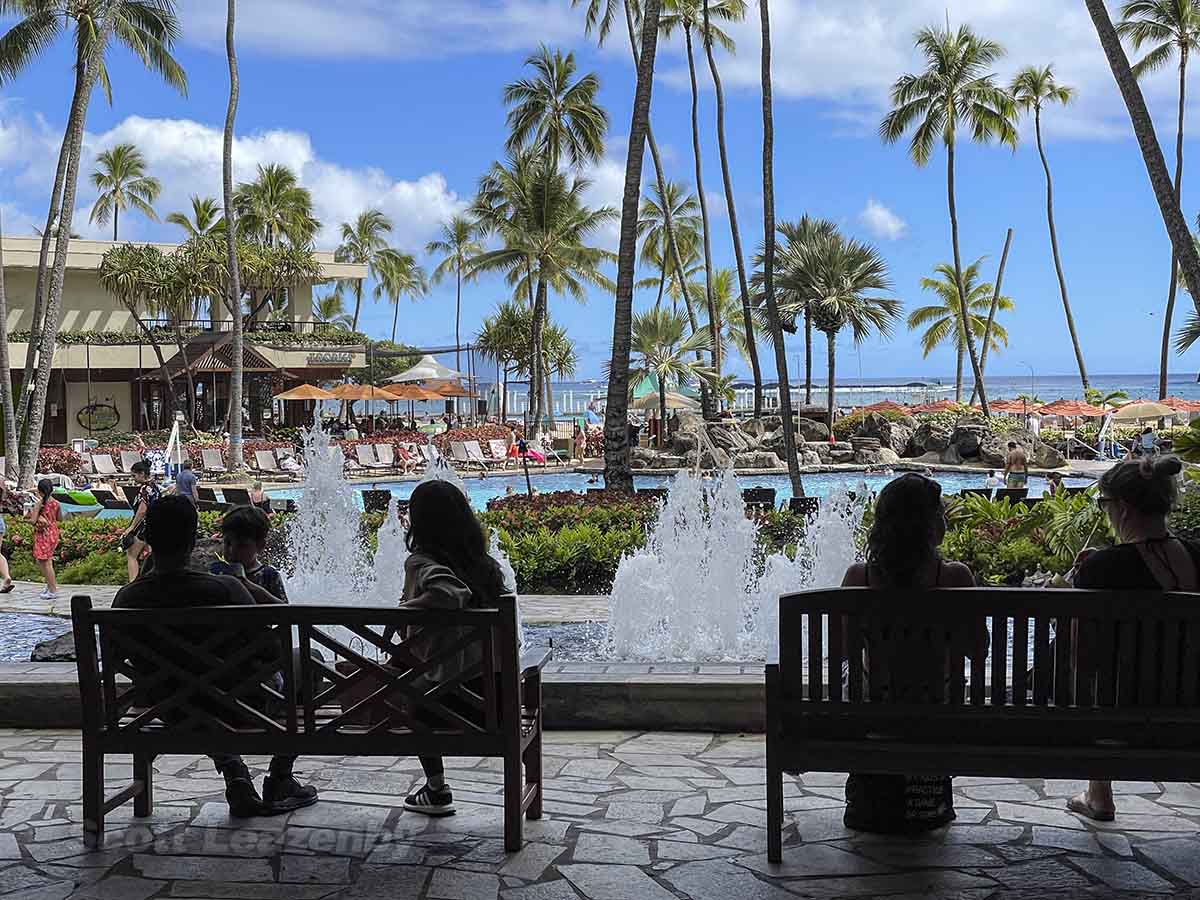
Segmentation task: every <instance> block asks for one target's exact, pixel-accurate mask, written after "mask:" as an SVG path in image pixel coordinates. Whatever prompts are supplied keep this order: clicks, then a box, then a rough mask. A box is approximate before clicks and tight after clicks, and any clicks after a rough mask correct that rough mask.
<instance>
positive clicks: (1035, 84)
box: [1009, 66, 1175, 396]
mask: <svg viewBox="0 0 1200 900" xmlns="http://www.w3.org/2000/svg"><path fill="white" fill-rule="evenodd" d="M1009 91H1010V93H1011V94H1012V96H1013V101H1014V102H1015V103H1016V106H1017V109H1019V110H1023V111H1025V112H1030V111H1032V112H1033V130H1034V135H1035V136H1036V138H1037V148H1038V156H1040V157H1041V160H1042V170H1043V171H1044V172H1045V173H1046V222H1047V225H1048V226H1049V228H1050V251H1051V253H1052V254H1053V256H1054V271H1055V273H1056V274H1057V275H1058V292H1059V294H1060V295H1061V296H1062V303H1063V312H1064V313H1065V314H1066V317H1067V331H1068V332H1069V333H1070V335H1071V346H1072V347H1073V348H1074V349H1075V362H1076V364H1077V365H1078V366H1079V380H1080V381H1081V382H1082V383H1083V389H1084V390H1085V391H1086V390H1087V389H1088V375H1087V367H1086V366H1085V365H1084V363H1083V349H1082V348H1081V347H1080V346H1079V335H1078V334H1077V333H1076V332H1075V317H1074V316H1073V315H1072V314H1071V301H1070V300H1069V299H1068V298H1067V279H1066V277H1065V276H1064V275H1063V267H1062V260H1061V259H1060V258H1059V254H1058V232H1057V231H1056V230H1055V227H1054V182H1053V181H1052V180H1051V178H1050V163H1049V162H1047V160H1046V150H1045V147H1044V146H1043V144H1042V107H1043V106H1045V105H1046V104H1048V103H1059V104H1062V105H1063V106H1066V105H1067V104H1068V103H1070V102H1071V100H1072V99H1073V98H1074V96H1075V89H1074V88H1072V87H1067V86H1066V85H1064V84H1059V83H1058V80H1057V79H1056V78H1055V77H1054V67H1053V66H1044V67H1043V68H1040V69H1039V68H1037V67H1035V66H1026V67H1025V68H1024V69H1021V71H1019V72H1018V73H1017V74H1016V77H1015V78H1013V82H1012V86H1011V87H1010V88H1009ZM1173 275H1174V272H1173V271H1172V276H1173ZM1174 299H1175V290H1174V288H1172V290H1171V305H1173V303H1174ZM1168 309H1170V305H1168ZM1167 331H1168V334H1169V332H1170V326H1169V324H1168V328H1167ZM1166 347H1167V345H1166V343H1165V342H1164V343H1163V353H1164V354H1165V353H1166ZM1163 365H1164V366H1165V365H1166V357H1165V356H1164V357H1163ZM1164 372H1165V369H1164ZM1163 391H1164V394H1163V396H1166V393H1165V391H1166V385H1165V384H1164V385H1163Z"/></svg>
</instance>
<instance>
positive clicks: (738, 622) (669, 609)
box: [608, 472, 862, 660]
mask: <svg viewBox="0 0 1200 900" xmlns="http://www.w3.org/2000/svg"><path fill="white" fill-rule="evenodd" d="M861 519H862V508H861V505H860V504H858V503H853V502H851V501H850V499H849V497H848V496H847V495H846V494H842V495H840V496H836V497H832V498H830V499H829V500H826V501H825V502H824V503H822V505H821V512H820V514H819V516H818V517H817V518H816V520H815V521H814V522H812V523H811V524H810V525H809V528H808V531H807V534H806V536H805V538H804V539H803V540H802V542H801V544H800V546H799V547H798V548H797V552H796V557H795V559H789V558H788V557H787V556H786V555H784V554H774V555H772V556H770V557H769V558H768V559H767V560H766V562H765V565H762V566H761V567H760V565H759V564H758V563H757V562H756V558H755V544H756V528H755V525H754V523H753V522H751V521H750V520H748V519H747V518H746V514H745V503H744V502H743V500H742V493H741V488H740V487H739V486H738V483H737V480H736V478H735V477H734V475H733V473H732V472H726V473H724V474H722V475H720V476H719V477H718V478H717V479H716V480H714V481H706V480H704V479H702V478H701V477H699V475H697V474H694V473H686V472H681V473H679V474H678V475H676V476H675V478H674V479H673V481H672V483H671V490H670V493H669V494H668V495H667V500H666V501H665V502H664V503H663V506H662V510H661V512H660V514H659V517H658V520H657V522H656V523H655V524H654V525H653V526H652V528H651V530H650V532H649V534H648V535H647V540H646V546H645V547H644V548H643V549H642V550H639V551H637V552H635V553H632V554H630V555H629V556H626V557H625V558H624V559H623V560H621V564H620V566H619V567H618V568H617V574H616V578H615V580H614V581H613V589H612V607H611V611H610V618H609V627H608V643H609V645H610V647H611V649H612V651H613V653H614V655H616V656H618V657H624V658H627V659H642V660H645V659H649V660H673V659H677V660H720V659H762V658H764V657H765V656H766V655H767V652H768V650H769V649H771V648H772V647H774V646H775V644H776V642H777V637H778V624H777V623H778V598H779V595H780V594H785V593H790V592H793V591H798V590H803V589H805V588H812V587H821V586H832V585H836V584H839V583H840V582H841V579H842V575H843V573H844V572H845V570H846V567H847V566H849V565H850V564H851V563H853V562H854V560H855V542H854V536H855V532H856V530H857V528H858V526H859V524H860V523H861Z"/></svg>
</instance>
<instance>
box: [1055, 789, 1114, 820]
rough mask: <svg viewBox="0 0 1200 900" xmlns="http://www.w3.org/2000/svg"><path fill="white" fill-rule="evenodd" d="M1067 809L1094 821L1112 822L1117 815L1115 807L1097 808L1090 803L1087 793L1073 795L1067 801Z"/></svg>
mask: <svg viewBox="0 0 1200 900" xmlns="http://www.w3.org/2000/svg"><path fill="white" fill-rule="evenodd" d="M1067 809H1068V810H1069V811H1071V812H1073V813H1075V814H1076V815H1079V816H1083V817H1084V818H1085V819H1091V820H1092V821H1093V822H1111V821H1112V820H1113V819H1115V818H1116V817H1117V811H1116V810H1115V809H1096V807H1094V806H1092V804H1090V803H1088V800H1087V794H1080V795H1079V796H1078V797H1072V798H1071V799H1070V800H1068V801H1067Z"/></svg>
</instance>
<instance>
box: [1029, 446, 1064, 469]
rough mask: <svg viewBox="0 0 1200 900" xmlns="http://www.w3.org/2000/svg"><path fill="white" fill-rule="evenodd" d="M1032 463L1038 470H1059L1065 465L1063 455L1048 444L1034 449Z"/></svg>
mask: <svg viewBox="0 0 1200 900" xmlns="http://www.w3.org/2000/svg"><path fill="white" fill-rule="evenodd" d="M1032 462H1033V464H1034V465H1035V466H1037V467H1038V468H1039V469H1061V468H1062V467H1063V466H1065V465H1066V464H1067V461H1066V459H1065V458H1064V457H1063V455H1062V454H1061V453H1059V452H1058V451H1057V450H1055V449H1054V448H1053V447H1051V446H1050V445H1049V444H1038V445H1037V447H1035V448H1034V451H1033V458H1032Z"/></svg>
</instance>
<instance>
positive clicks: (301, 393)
mask: <svg viewBox="0 0 1200 900" xmlns="http://www.w3.org/2000/svg"><path fill="white" fill-rule="evenodd" d="M275 399H276V400H336V399H337V397H335V396H334V395H333V394H331V393H329V391H326V390H323V389H322V388H319V387H317V386H316V385H313V384H301V385H299V386H297V387H294V388H292V389H291V390H287V391H284V392H283V393H282V394H276V395H275Z"/></svg>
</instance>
